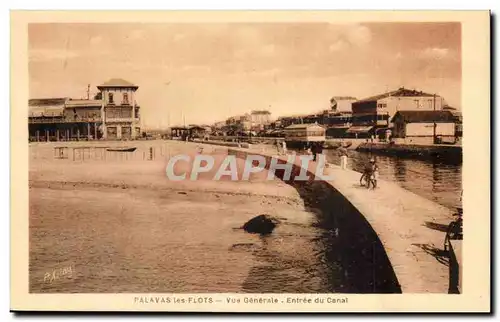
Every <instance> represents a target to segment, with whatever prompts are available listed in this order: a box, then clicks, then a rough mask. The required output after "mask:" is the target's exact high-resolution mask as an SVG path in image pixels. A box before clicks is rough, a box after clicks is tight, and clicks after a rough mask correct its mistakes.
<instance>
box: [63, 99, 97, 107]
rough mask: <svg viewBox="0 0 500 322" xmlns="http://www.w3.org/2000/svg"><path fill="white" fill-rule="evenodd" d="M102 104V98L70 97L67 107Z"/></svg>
mask: <svg viewBox="0 0 500 322" xmlns="http://www.w3.org/2000/svg"><path fill="white" fill-rule="evenodd" d="M101 104H102V102H101V101H100V100H80V99H70V100H68V101H67V102H66V107H95V106H101Z"/></svg>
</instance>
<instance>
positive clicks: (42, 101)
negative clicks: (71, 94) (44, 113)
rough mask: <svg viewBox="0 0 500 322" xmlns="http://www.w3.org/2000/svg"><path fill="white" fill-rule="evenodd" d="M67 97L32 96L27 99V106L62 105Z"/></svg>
mask: <svg viewBox="0 0 500 322" xmlns="http://www.w3.org/2000/svg"><path fill="white" fill-rule="evenodd" d="M67 99H68V98H66V97H63V98H33V99H30V100H29V101H28V105H29V106H47V105H64V103H65V102H66V100H67Z"/></svg>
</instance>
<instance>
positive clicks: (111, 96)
mask: <svg viewBox="0 0 500 322" xmlns="http://www.w3.org/2000/svg"><path fill="white" fill-rule="evenodd" d="M108 103H109V104H114V102H113V93H109V94H108Z"/></svg>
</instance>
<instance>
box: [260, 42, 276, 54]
mask: <svg viewBox="0 0 500 322" xmlns="http://www.w3.org/2000/svg"><path fill="white" fill-rule="evenodd" d="M275 51H276V47H275V46H274V45H273V44H269V45H265V46H263V47H262V49H261V50H260V52H261V54H262V55H264V56H272V55H274V53H275Z"/></svg>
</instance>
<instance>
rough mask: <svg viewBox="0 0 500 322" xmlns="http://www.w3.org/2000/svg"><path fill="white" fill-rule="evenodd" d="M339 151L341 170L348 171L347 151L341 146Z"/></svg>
mask: <svg viewBox="0 0 500 322" xmlns="http://www.w3.org/2000/svg"><path fill="white" fill-rule="evenodd" d="M338 151H339V155H340V168H341V169H342V170H346V169H347V157H348V154H347V149H346V148H345V147H343V146H341V147H340V148H339V150H338Z"/></svg>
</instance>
